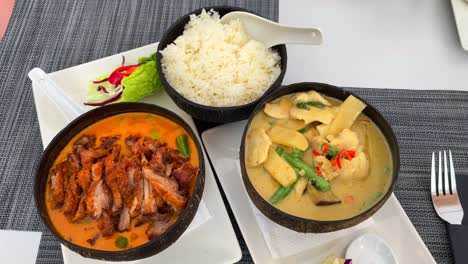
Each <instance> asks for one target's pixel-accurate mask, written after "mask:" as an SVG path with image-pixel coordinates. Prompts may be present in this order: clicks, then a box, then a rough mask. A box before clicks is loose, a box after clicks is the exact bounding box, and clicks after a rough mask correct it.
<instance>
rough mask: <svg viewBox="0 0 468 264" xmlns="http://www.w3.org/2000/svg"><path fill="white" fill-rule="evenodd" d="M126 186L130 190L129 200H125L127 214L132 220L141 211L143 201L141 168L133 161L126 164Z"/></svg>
mask: <svg viewBox="0 0 468 264" xmlns="http://www.w3.org/2000/svg"><path fill="white" fill-rule="evenodd" d="M127 172H128V186H129V189H130V190H131V196H130V197H131V198H130V199H129V200H125V203H126V205H127V207H128V208H129V213H130V216H131V217H132V218H134V217H136V216H138V215H139V214H140V211H141V203H142V201H143V175H142V173H141V166H140V165H139V164H138V162H137V161H135V160H130V161H129V162H128V164H127Z"/></svg>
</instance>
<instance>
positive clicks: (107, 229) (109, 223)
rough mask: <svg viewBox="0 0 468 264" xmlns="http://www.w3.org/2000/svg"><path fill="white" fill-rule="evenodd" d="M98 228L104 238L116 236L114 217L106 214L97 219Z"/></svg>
mask: <svg viewBox="0 0 468 264" xmlns="http://www.w3.org/2000/svg"><path fill="white" fill-rule="evenodd" d="M97 227H98V229H99V231H101V234H102V236H104V237H110V236H112V235H113V234H114V230H115V228H114V219H113V218H112V216H111V215H110V214H109V213H107V212H104V213H103V214H102V215H101V217H99V218H98V219H97Z"/></svg>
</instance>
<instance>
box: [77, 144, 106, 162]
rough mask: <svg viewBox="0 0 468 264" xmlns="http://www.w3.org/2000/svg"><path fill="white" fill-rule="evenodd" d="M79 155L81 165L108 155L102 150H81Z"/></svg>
mask: <svg viewBox="0 0 468 264" xmlns="http://www.w3.org/2000/svg"><path fill="white" fill-rule="evenodd" d="M79 153H80V157H81V162H82V163H83V162H86V161H92V160H95V159H99V158H102V157H105V156H107V155H109V151H108V150H107V149H104V148H93V149H82V150H81V151H80V152H79Z"/></svg>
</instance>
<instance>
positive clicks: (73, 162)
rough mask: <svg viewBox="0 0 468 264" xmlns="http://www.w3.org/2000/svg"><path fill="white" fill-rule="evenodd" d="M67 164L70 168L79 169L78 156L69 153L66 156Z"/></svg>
mask: <svg viewBox="0 0 468 264" xmlns="http://www.w3.org/2000/svg"><path fill="white" fill-rule="evenodd" d="M68 162H69V165H70V166H73V167H75V168H80V167H81V162H80V156H79V155H78V154H77V153H71V154H70V155H68Z"/></svg>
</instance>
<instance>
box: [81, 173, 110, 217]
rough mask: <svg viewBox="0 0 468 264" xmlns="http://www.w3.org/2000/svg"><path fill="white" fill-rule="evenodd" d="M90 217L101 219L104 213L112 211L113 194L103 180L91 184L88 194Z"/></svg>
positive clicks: (87, 201) (87, 207)
mask: <svg viewBox="0 0 468 264" xmlns="http://www.w3.org/2000/svg"><path fill="white" fill-rule="evenodd" d="M86 209H87V213H88V215H90V216H91V217H93V218H99V217H100V216H101V215H102V213H103V212H105V211H110V210H111V209H112V192H111V190H110V189H109V187H107V185H106V184H105V183H104V181H103V180H99V181H97V182H93V183H91V186H90V187H89V190H88V192H87V194H86Z"/></svg>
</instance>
